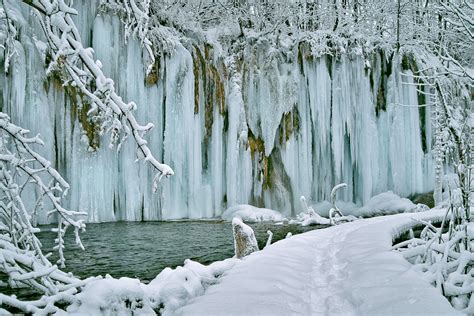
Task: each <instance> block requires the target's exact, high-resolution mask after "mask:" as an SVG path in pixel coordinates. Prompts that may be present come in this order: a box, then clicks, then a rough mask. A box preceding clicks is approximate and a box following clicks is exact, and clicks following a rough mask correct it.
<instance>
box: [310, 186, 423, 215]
mask: <svg viewBox="0 0 474 316" xmlns="http://www.w3.org/2000/svg"><path fill="white" fill-rule="evenodd" d="M336 205H337V206H338V207H339V209H340V210H341V211H342V213H343V214H344V215H346V216H348V215H352V216H355V217H374V216H379V215H391V214H397V213H415V212H420V211H426V210H428V209H429V208H428V207H427V206H426V205H424V204H414V203H413V202H412V201H410V200H409V199H407V198H402V197H400V196H398V195H397V194H395V193H393V192H392V191H387V192H383V193H380V194H378V195H375V196H373V197H372V198H371V199H370V200H369V201H368V202H367V203H366V204H365V205H364V206H362V207H360V206H358V205H357V204H354V203H352V202H345V201H337V202H336ZM311 207H312V208H313V209H314V210H315V211H316V213H318V214H319V215H321V216H323V217H329V210H330V209H331V208H332V204H331V203H330V202H328V201H322V202H319V203H315V204H312V205H311Z"/></svg>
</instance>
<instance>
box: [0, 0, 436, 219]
mask: <svg viewBox="0 0 474 316" xmlns="http://www.w3.org/2000/svg"><path fill="white" fill-rule="evenodd" d="M78 5H80V6H83V8H80V11H81V13H83V14H81V20H80V21H76V23H77V24H78V25H79V29H80V31H81V33H82V37H83V42H84V43H85V44H87V45H91V46H92V47H93V48H94V50H95V53H96V57H97V58H98V59H99V60H100V61H101V62H102V65H103V69H104V72H105V73H107V74H108V75H109V76H110V77H111V78H113V79H114V80H115V86H116V89H117V90H118V91H119V93H120V94H121V95H122V97H123V98H124V99H125V100H127V101H130V100H133V101H134V102H135V103H136V104H137V105H138V110H137V119H139V121H141V122H148V121H150V122H152V123H153V124H155V128H154V129H153V130H152V132H151V133H150V134H151V135H150V138H151V139H152V140H153V142H152V143H151V144H150V145H151V148H152V150H153V151H154V152H155V153H156V156H157V157H160V158H162V160H163V161H164V162H166V163H167V164H169V165H170V166H171V167H172V168H173V169H174V170H175V172H176V174H175V176H173V177H172V178H170V179H167V180H165V181H163V182H162V184H161V187H160V189H159V192H158V193H157V194H153V193H152V190H151V182H152V177H153V175H152V173H151V171H150V170H149V169H148V168H147V166H145V165H143V164H142V163H135V162H134V161H135V159H136V151H135V147H134V144H133V142H127V143H126V145H125V146H124V147H123V148H122V150H121V151H120V152H119V153H118V154H117V153H116V151H115V150H111V149H109V148H108V139H106V138H100V137H99V136H98V135H96V134H94V126H93V124H92V123H91V122H89V121H88V120H87V119H85V118H84V110H80V109H78V107H77V100H76V99H75V97H77V96H74V97H72V96H71V95H70V94H68V93H65V91H64V88H62V87H61V85H60V83H59V82H58V80H57V79H54V78H49V79H45V78H46V74H45V69H44V59H45V56H44V51H43V49H42V47H43V46H42V45H41V42H39V41H36V42H35V40H33V34H34V36H35V38H36V39H37V40H41V39H42V35H41V34H40V33H39V30H40V29H39V27H36V26H37V25H36V26H35V23H36V22H35V21H34V18H32V17H31V16H30V15H29V14H28V12H27V11H25V12H24V14H23V16H24V18H25V19H26V20H27V22H26V24H27V27H25V30H24V32H22V33H21V38H20V39H19V42H18V55H17V56H15V59H16V61H15V62H14V63H13V66H12V68H11V71H10V72H9V74H8V75H6V74H4V73H3V72H2V73H1V74H0V83H1V85H0V89H1V90H0V91H1V93H2V97H3V98H2V101H1V102H0V106H1V109H2V110H3V111H5V112H7V113H9V114H10V115H11V117H12V120H13V121H14V122H15V123H18V124H19V125H22V126H24V127H26V128H29V129H30V130H31V131H32V132H33V133H40V134H41V135H42V137H43V139H44V140H45V141H46V146H45V147H44V148H42V149H41V152H42V153H43V154H44V155H45V156H46V157H48V158H49V159H50V160H51V161H52V162H53V163H54V164H55V166H56V167H57V168H58V169H59V170H60V171H61V172H62V174H63V175H64V176H65V178H66V179H68V181H69V182H70V183H71V191H70V193H69V199H68V201H67V204H68V205H67V206H68V207H69V208H71V209H76V210H81V211H87V212H89V221H92V222H103V221H115V220H156V219H179V218H210V217H215V216H218V215H220V214H221V213H222V211H223V210H225V209H226V208H227V207H229V206H232V205H235V204H252V205H255V206H259V207H266V208H271V209H276V210H279V211H281V212H282V213H283V214H284V215H285V216H289V215H291V214H294V213H295V212H297V211H299V209H298V207H299V197H300V196H301V195H304V196H306V197H310V198H311V199H312V200H315V201H318V200H322V199H328V197H329V193H330V190H331V188H332V187H333V185H334V184H336V183H340V182H345V183H347V184H348V188H347V190H345V191H344V192H341V194H343V196H342V197H343V198H344V199H346V200H351V201H354V202H358V203H363V202H366V201H368V200H369V198H370V197H371V196H373V195H376V194H378V193H380V192H383V191H387V190H393V191H394V192H396V193H398V194H400V195H402V196H408V195H410V194H412V193H417V192H426V191H430V190H432V189H433V188H432V183H433V181H432V174H433V162H432V157H431V136H430V135H431V132H430V125H429V122H430V120H429V111H421V110H419V109H418V108H416V107H404V106H401V105H399V104H417V103H418V96H417V92H416V87H415V86H410V85H404V84H403V81H407V82H410V81H411V79H410V78H409V77H406V76H402V75H401V74H400V73H401V72H405V73H409V72H410V70H404V69H401V63H400V62H399V61H398V59H397V57H394V58H393V62H392V61H387V60H386V58H385V57H383V55H379V54H374V56H372V58H371V60H369V61H367V60H365V59H364V58H363V57H361V56H344V55H343V56H341V57H340V58H337V59H336V58H330V57H321V58H312V57H310V56H304V54H302V55H303V56H302V57H301V58H296V57H294V56H299V54H301V51H299V48H295V51H294V52H288V54H286V55H284V56H283V55H282V54H272V55H271V57H270V58H269V56H270V55H269V54H268V51H266V50H265V49H261V50H259V51H258V50H252V51H251V50H249V51H246V52H245V54H244V56H245V58H244V61H243V62H237V61H234V60H232V59H231V58H227V59H226V58H225V56H218V54H219V53H216V52H214V51H213V49H212V47H209V46H206V45H203V44H202V43H201V44H200V43H199V42H197V43H194V44H192V45H191V44H189V43H186V44H178V45H177V46H176V49H175V51H174V53H173V54H172V55H171V56H167V57H159V58H158V62H157V63H156V65H155V70H156V72H155V73H154V76H155V77H146V76H145V71H144V69H145V64H146V61H144V60H143V58H144V57H143V56H144V55H145V54H143V52H142V48H141V46H140V43H139V42H137V41H136V40H133V39H130V40H129V41H128V43H126V44H125V43H124V41H123V38H124V34H123V32H124V30H123V28H122V26H121V23H120V21H119V20H118V18H117V17H115V16H109V15H100V16H99V15H96V5H95V4H94V2H90V3H89V2H87V3H86V4H78ZM216 55H217V56H216ZM1 63H2V60H0V64H1ZM368 63H369V64H370V65H371V67H368V66H367V64H368ZM388 64H389V65H390V68H391V71H390V72H389V73H385V72H386V69H387V65H388ZM1 66H2V67H3V65H1ZM381 96H383V99H384V101H383V102H382V103H383V107H382V108H380V102H379V99H380V98H381ZM420 115H422V116H423V117H421V116H420ZM40 221H41V222H46V221H47V218H46V216H45V215H44V214H42V216H41V219H40Z"/></svg>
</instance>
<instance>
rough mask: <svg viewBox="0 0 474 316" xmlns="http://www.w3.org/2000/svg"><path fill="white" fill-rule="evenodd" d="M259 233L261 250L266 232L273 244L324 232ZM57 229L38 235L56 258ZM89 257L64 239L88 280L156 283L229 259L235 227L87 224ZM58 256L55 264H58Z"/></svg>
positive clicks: (69, 257) (286, 228)
mask: <svg viewBox="0 0 474 316" xmlns="http://www.w3.org/2000/svg"><path fill="white" fill-rule="evenodd" d="M250 226H252V228H253V229H254V231H255V236H256V238H257V241H258V244H259V247H260V249H262V248H263V246H264V245H265V243H266V241H267V238H268V235H267V230H271V231H272V232H273V241H274V242H275V241H277V240H280V239H283V238H285V236H286V234H287V233H288V232H291V233H292V234H298V233H302V232H305V231H308V230H312V229H316V228H322V227H324V226H312V227H301V226H298V225H274V224H272V223H255V224H250ZM52 227H54V226H43V227H41V229H42V232H41V233H39V234H37V235H38V237H39V238H40V240H41V242H42V243H43V246H44V248H43V249H44V253H47V252H49V251H51V252H52V248H53V246H54V238H55V237H56V235H55V234H54V233H52V232H50V231H49V230H50V228H52ZM81 238H82V242H83V244H84V247H85V248H86V250H85V251H81V250H80V249H78V247H77V246H76V245H75V243H74V234H73V232H72V231H68V232H67V233H66V237H65V244H66V249H65V251H64V253H65V257H66V269H64V270H65V271H70V272H72V273H73V274H74V275H76V276H78V277H81V278H85V277H89V276H94V275H103V276H105V275H106V274H107V273H108V274H110V275H112V276H113V277H116V278H118V277H123V276H126V277H136V278H139V279H141V280H142V281H145V282H147V281H150V280H152V279H153V278H154V277H155V276H156V275H158V273H160V271H161V270H163V269H164V268H165V267H172V268H175V267H177V266H179V265H183V262H184V260H185V259H188V258H189V259H192V260H195V261H198V262H200V263H202V264H209V263H211V262H214V261H217V260H223V259H226V258H230V257H232V256H233V255H234V244H233V237H232V224H231V223H228V222H223V221H174V222H114V223H100V224H87V230H86V232H84V233H82V234H81ZM56 260H57V253H56V252H53V255H52V256H51V257H50V261H51V262H52V263H55V262H56Z"/></svg>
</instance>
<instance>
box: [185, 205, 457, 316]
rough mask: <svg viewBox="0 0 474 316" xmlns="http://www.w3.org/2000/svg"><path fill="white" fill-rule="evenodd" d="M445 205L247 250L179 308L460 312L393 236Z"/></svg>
mask: <svg viewBox="0 0 474 316" xmlns="http://www.w3.org/2000/svg"><path fill="white" fill-rule="evenodd" d="M443 215H444V211H443V210H435V211H429V212H423V213H417V214H397V215H391V216H384V217H375V218H370V219H361V220H358V221H355V222H350V223H346V224H344V225H337V226H332V227H329V228H326V229H319V230H314V231H311V232H307V233H304V234H300V235H297V236H293V237H291V238H288V239H284V240H281V241H278V242H276V243H274V244H272V245H270V246H269V247H266V248H265V249H264V250H263V251H259V252H256V253H253V254H251V255H250V256H248V257H246V259H245V260H243V261H241V263H240V264H238V265H236V266H234V267H233V268H232V269H231V270H229V271H228V272H227V273H226V274H225V275H224V276H223V277H222V278H221V279H220V282H219V283H218V284H216V285H214V286H212V287H209V288H208V289H207V290H206V292H205V293H204V295H202V296H200V297H197V298H196V299H194V300H192V301H190V304H189V305H187V306H184V307H182V308H180V309H178V310H176V314H177V315H223V314H226V315H263V314H264V315H421V314H422V315H457V314H458V312H457V311H455V310H454V309H453V308H452V307H451V305H450V304H449V302H448V301H447V299H446V298H445V297H444V296H442V295H441V293H440V292H439V291H438V290H437V289H435V288H434V287H432V286H431V285H430V284H429V282H428V281H427V280H425V279H424V278H423V277H422V276H421V275H420V274H419V272H417V271H416V270H414V269H413V268H412V265H411V264H410V263H409V262H407V261H406V260H405V259H404V258H403V256H402V255H401V254H399V253H396V252H394V251H392V250H391V248H392V238H393V237H394V236H395V235H396V234H399V233H400V232H401V231H402V230H403V229H405V228H406V227H409V226H411V225H413V223H414V221H413V220H412V217H413V218H417V219H423V220H430V219H437V218H440V217H442V216H443Z"/></svg>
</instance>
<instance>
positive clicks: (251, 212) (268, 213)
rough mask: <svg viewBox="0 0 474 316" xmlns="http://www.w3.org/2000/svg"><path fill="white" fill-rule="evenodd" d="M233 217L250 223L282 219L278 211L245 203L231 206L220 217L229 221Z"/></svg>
mask: <svg viewBox="0 0 474 316" xmlns="http://www.w3.org/2000/svg"><path fill="white" fill-rule="evenodd" d="M234 217H238V218H240V219H242V220H243V221H244V222H252V223H254V222H280V221H282V220H283V216H282V215H281V213H280V212H277V211H274V210H270V209H268V208H259V207H255V206H252V205H247V204H241V205H235V206H231V207H229V208H228V209H227V210H226V211H225V212H224V213H223V214H222V219H224V220H226V221H231V220H232V219H233V218H234Z"/></svg>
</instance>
